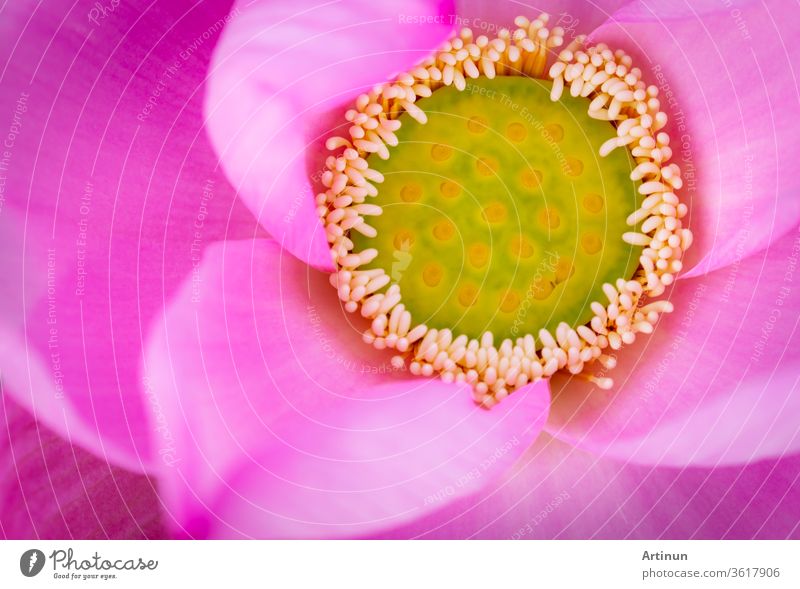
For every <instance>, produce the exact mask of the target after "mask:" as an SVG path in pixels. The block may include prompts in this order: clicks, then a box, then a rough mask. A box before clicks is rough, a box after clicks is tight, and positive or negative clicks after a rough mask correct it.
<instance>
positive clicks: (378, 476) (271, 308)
mask: <svg viewBox="0 0 800 589" xmlns="http://www.w3.org/2000/svg"><path fill="white" fill-rule="evenodd" d="M365 327H366V324H365V323H364V321H363V320H361V319H360V317H357V316H353V315H349V314H347V313H345V312H343V311H342V309H341V308H340V306H339V301H338V299H337V297H336V291H335V290H334V289H333V288H332V287H331V286H330V285H329V284H327V281H326V280H325V276H323V275H321V274H319V273H318V272H316V271H310V270H309V269H308V267H306V266H304V265H303V264H302V263H300V262H299V261H297V260H295V259H294V258H292V257H291V256H289V255H288V254H286V253H283V252H282V250H281V249H280V248H279V246H278V245H277V244H275V243H274V242H271V241H265V240H256V241H240V242H226V243H223V244H219V245H217V246H213V247H211V248H209V249H208V250H207V252H206V256H205V257H204V260H203V264H202V266H201V268H200V274H199V276H198V277H197V279H196V280H195V281H194V282H193V281H188V282H187V284H186V285H185V286H184V288H183V290H182V291H181V292H180V293H179V295H178V296H177V297H176V298H175V300H174V301H173V303H172V305H171V306H170V308H169V309H168V310H167V312H166V315H165V317H164V320H163V322H162V323H161V324H160V325H159V328H158V330H157V331H156V332H155V333H154V336H153V339H152V341H151V342H150V346H149V352H148V355H147V359H146V363H145V374H146V375H147V379H148V383H149V389H150V391H151V396H152V398H156V399H158V403H159V418H158V420H157V423H158V431H157V439H156V441H155V445H156V446H160V449H159V453H160V454H161V455H162V457H163V461H164V466H163V468H162V469H161V482H160V489H161V493H162V498H163V499H164V501H165V502H166V504H167V506H168V509H169V514H170V517H171V518H173V519H174V521H175V522H176V523H175V528H176V530H177V531H178V533H182V534H186V535H190V536H203V537H229V536H248V537H268V536H269V537H275V536H279V537H318V536H324V537H329V536H345V535H364V534H367V533H371V532H374V531H376V530H380V529H385V528H386V527H389V526H391V525H396V524H398V523H401V522H407V521H409V520H410V519H413V518H415V517H420V516H422V515H424V514H425V513H428V512H430V511H432V510H435V509H438V508H439V507H440V506H441V505H443V504H444V503H445V502H447V501H448V500H450V499H451V497H453V496H461V495H463V494H465V493H469V492H473V491H475V490H476V489H477V488H479V487H480V486H482V485H484V484H486V483H488V482H489V481H490V480H491V479H492V478H494V477H495V476H497V475H498V474H499V473H501V472H502V471H503V469H504V468H505V467H506V466H508V464H510V463H511V462H512V461H513V459H514V458H515V457H516V456H518V455H519V453H520V452H522V450H523V449H524V448H525V447H526V446H527V445H528V444H529V443H530V442H531V441H532V440H533V439H534V438H535V437H536V435H537V434H538V432H539V430H540V428H541V426H542V425H543V424H544V420H545V419H546V414H547V406H548V402H549V398H548V387H547V385H546V384H545V383H541V384H539V385H537V386H532V387H530V389H529V390H528V391H527V392H521V393H520V394H515V395H514V396H513V398H511V399H509V400H508V401H507V402H504V403H503V404H502V406H501V407H500V408H498V409H496V410H492V411H486V410H482V409H480V408H478V407H477V406H475V405H474V403H473V402H472V400H471V396H470V393H469V391H468V390H464V388H463V387H462V386H458V385H447V384H444V383H442V382H441V381H433V380H427V379H421V378H419V379H417V378H410V377H408V375H407V373H405V372H402V373H398V372H397V371H395V370H393V369H392V367H391V364H390V363H389V361H388V360H389V355H388V354H384V353H380V352H377V351H375V350H372V349H371V348H370V347H369V346H367V345H366V344H364V343H363V342H361V341H360V336H359V332H360V330H363V329H364V328H365ZM471 473H472V474H471ZM462 478H463V479H464V480H462Z"/></svg>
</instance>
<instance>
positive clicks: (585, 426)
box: [548, 231, 800, 466]
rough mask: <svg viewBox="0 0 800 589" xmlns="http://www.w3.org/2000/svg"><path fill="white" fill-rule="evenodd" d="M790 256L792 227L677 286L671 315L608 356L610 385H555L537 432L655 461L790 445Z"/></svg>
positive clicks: (799, 309) (796, 250) (795, 252)
mask: <svg viewBox="0 0 800 589" xmlns="http://www.w3.org/2000/svg"><path fill="white" fill-rule="evenodd" d="M799 258H800V233H798V232H797V231H795V232H794V233H793V234H790V235H787V236H784V237H782V238H781V239H779V240H778V241H776V242H774V243H773V244H772V245H771V246H769V248H768V249H767V250H764V251H763V252H761V253H758V254H755V255H753V256H751V257H750V258H748V259H747V260H745V261H743V262H742V263H741V264H735V265H731V266H729V267H727V268H724V269H721V270H717V271H715V272H712V273H711V274H707V275H704V276H701V277H698V278H693V279H689V280H682V281H679V283H678V284H677V285H676V287H675V289H674V290H673V292H672V293H671V299H672V301H673V302H674V304H675V308H676V310H675V312H674V313H672V314H670V315H667V316H665V317H664V318H663V319H662V320H661V323H660V324H659V325H658V327H657V328H656V332H655V333H654V334H653V335H652V336H649V337H647V338H642V339H641V340H640V341H638V342H636V344H634V346H632V347H630V348H626V349H623V350H621V351H620V352H618V353H617V356H618V358H619V361H620V365H619V366H617V367H616V368H615V369H614V370H613V371H612V373H611V374H610V375H611V376H612V377H613V378H614V379H615V381H616V383H617V384H616V386H615V387H614V389H613V390H611V391H608V392H605V391H601V390H599V389H596V388H594V387H592V386H589V385H588V384H587V383H583V382H581V381H578V380H577V379H572V380H567V379H554V381H553V383H552V387H553V393H554V397H555V398H554V405H553V409H552V411H551V418H550V423H549V425H548V431H550V432H552V433H553V434H554V435H556V436H558V437H560V438H562V439H564V440H567V441H570V442H572V443H575V444H576V445H578V446H580V447H583V448H587V449H590V450H593V451H596V452H601V453H605V454H607V455H610V456H617V457H620V458H626V459H632V460H636V461H646V462H651V463H655V464H704V465H712V466H713V465H716V464H721V463H734V462H750V461H753V460H758V459H761V458H766V457H769V456H780V455H781V454H784V453H789V452H797V451H798V450H800V422H798V420H797V414H798V410H800V384H798V371H797V367H798V363H799V362H800V325H799V324H800V319H798V318H799V317H800V289H798V288H797V285H796V284H795V283H796V281H797V276H798V275H797V265H798V259H799Z"/></svg>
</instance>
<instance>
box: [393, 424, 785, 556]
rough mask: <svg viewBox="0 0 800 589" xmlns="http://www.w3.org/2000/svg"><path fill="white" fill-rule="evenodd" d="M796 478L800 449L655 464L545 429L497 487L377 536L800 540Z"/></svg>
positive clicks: (515, 538) (531, 538) (455, 502)
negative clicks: (729, 460) (771, 455)
mask: <svg viewBox="0 0 800 589" xmlns="http://www.w3.org/2000/svg"><path fill="white" fill-rule="evenodd" d="M798 481H800V454H792V455H790V456H786V457H783V458H778V459H770V460H763V461H759V462H755V463H749V464H746V465H741V466H726V467H719V468H697V467H692V468H667V467H657V468H656V467H653V466H648V465H640V464H632V463H624V462H619V461H616V460H611V459H608V458H600V457H598V456H594V455H592V454H589V453H586V452H582V451H580V450H577V449H575V448H573V447H571V446H570V445H569V444H566V443H564V442H560V441H557V440H554V439H553V438H550V437H549V436H547V435H546V434H543V435H541V436H540V437H539V439H538V440H537V442H536V444H535V445H534V446H533V447H532V448H530V449H529V450H528V452H526V454H525V455H523V456H522V457H521V458H520V460H518V461H517V463H516V465H515V466H514V469H513V471H512V472H511V473H509V474H508V476H506V477H504V481H503V482H502V484H500V485H498V486H497V487H496V488H493V489H490V490H487V491H486V492H484V493H482V494H481V495H480V496H478V497H471V498H467V499H463V500H459V501H454V502H453V503H451V504H449V505H448V506H447V507H446V508H445V509H443V510H442V511H441V512H439V513H436V514H433V515H431V516H429V517H427V518H425V519H421V520H417V521H415V522H413V523H411V524H410V525H407V526H402V527H400V528H397V529H395V530H392V531H391V532H389V533H385V534H381V535H380V536H379V537H381V538H389V539H395V538H422V539H452V538H470V539H500V540H502V539H513V540H517V539H520V540H544V539H559V540H566V539H640V540H652V539H665V540H666V539H697V540H700V539H730V540H733V539H788V538H795V539H797V538H800V512H798V510H797V503H798V501H800V485H798V484H797V483H798ZM690 558H691V557H690Z"/></svg>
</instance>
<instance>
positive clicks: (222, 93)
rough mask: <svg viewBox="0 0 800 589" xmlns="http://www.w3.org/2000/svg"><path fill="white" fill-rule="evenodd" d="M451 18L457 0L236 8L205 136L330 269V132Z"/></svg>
mask: <svg viewBox="0 0 800 589" xmlns="http://www.w3.org/2000/svg"><path fill="white" fill-rule="evenodd" d="M446 14H452V8H450V3H449V2H447V1H431V0H413V1H411V2H399V1H391V2H372V1H369V0H358V1H352V2H327V3H323V2H311V1H306V0H304V1H301V2H271V1H267V0H259V1H256V2H251V1H249V0H247V1H242V2H239V3H237V4H236V5H235V6H234V8H233V9H232V11H231V17H232V20H230V22H228V23H227V24H226V25H225V31H224V33H223V35H222V39H221V40H220V43H219V44H218V45H217V47H216V49H215V53H214V60H213V62H212V66H211V70H210V72H209V82H208V89H207V95H206V99H205V112H206V117H207V119H208V130H209V135H210V137H211V141H212V143H213V145H214V147H215V148H216V150H217V153H219V155H220V158H221V160H222V165H223V167H224V169H225V172H226V173H227V174H228V177H229V178H230V179H231V181H232V183H233V184H234V186H235V187H236V189H237V190H238V191H239V194H240V196H241V197H242V199H243V200H244V201H245V203H247V206H248V207H250V210H251V211H253V213H254V214H255V215H256V216H257V217H258V219H259V222H260V223H261V224H262V225H263V226H264V227H265V228H266V229H267V230H268V231H269V232H270V234H272V236H273V237H274V238H275V239H276V240H277V241H278V242H280V243H281V244H282V245H283V246H284V247H286V248H287V249H288V250H289V251H290V252H292V253H293V254H294V255H295V256H297V257H299V258H300V259H302V260H306V261H307V262H309V263H310V264H312V265H314V266H316V267H318V268H322V269H332V266H331V259H330V251H329V248H328V246H327V241H326V239H325V234H324V232H323V231H322V230H321V227H320V224H319V218H318V216H317V213H316V210H315V204H314V198H315V196H316V193H317V192H319V191H320V187H321V184H320V182H319V170H320V168H321V166H322V164H323V161H324V160H323V159H322V155H321V154H322V146H323V142H324V139H325V138H327V137H328V136H330V135H333V134H339V135H346V133H347V132H346V128H344V127H340V128H338V129H337V128H336V127H337V126H339V125H342V124H343V123H344V122H345V121H344V118H343V115H344V105H345V104H346V103H348V102H349V101H351V100H352V99H353V98H355V96H356V95H357V94H359V93H361V92H364V91H365V90H368V89H369V88H371V87H372V86H374V85H375V84H378V83H380V82H383V81H386V80H387V79H388V78H389V77H390V76H391V75H393V74H395V73H399V72H400V71H404V70H406V69H408V68H409V67H410V66H411V65H412V64H414V63H415V62H417V61H419V60H420V59H422V58H424V57H426V56H427V55H428V54H430V52H431V51H432V50H433V49H434V48H435V47H436V46H437V45H438V44H439V43H440V42H441V41H443V40H444V39H445V37H446V36H447V35H448V34H449V32H450V29H451V24H450V23H449V22H448V19H445V18H444V15H446ZM407 15H422V16H425V17H431V18H430V20H431V21H432V22H430V23H428V22H423V23H419V22H414V23H410V22H406V21H405V17H406V16H407ZM334 114H335V116H336V118H335V121H336V122H332V121H333V120H334V119H333V118H332V115H334ZM332 125H333V126H332Z"/></svg>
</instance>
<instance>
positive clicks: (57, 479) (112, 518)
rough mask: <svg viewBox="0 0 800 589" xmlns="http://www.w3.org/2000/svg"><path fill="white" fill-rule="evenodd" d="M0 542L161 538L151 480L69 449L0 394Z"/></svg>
mask: <svg viewBox="0 0 800 589" xmlns="http://www.w3.org/2000/svg"><path fill="white" fill-rule="evenodd" d="M0 426H2V435H0V473H1V475H2V476H0V537H2V538H5V539H18V540H19V539H56V540H64V539H73V538H75V539H93V538H94V539H107V538H114V539H145V538H150V539H154V538H159V537H163V535H164V531H163V526H162V523H161V517H160V506H159V502H158V497H157V496H156V492H155V487H154V484H153V482H152V481H150V480H149V479H148V478H147V477H145V476H143V475H137V474H133V473H131V472H128V471H126V470H123V469H121V468H118V467H115V466H110V465H108V464H106V463H105V462H103V461H102V460H99V459H97V458H95V457H94V456H93V455H91V454H89V453H88V452H86V451H85V450H83V449H81V448H78V447H76V446H73V445H70V444H69V442H67V441H66V440H64V439H63V438H61V437H60V436H58V435H56V434H54V433H53V432H52V430H50V429H49V428H47V427H46V426H44V425H42V424H40V423H38V422H37V421H35V420H34V419H33V418H32V417H31V416H30V414H29V413H28V412H27V411H25V410H24V409H22V408H21V407H20V406H19V405H17V404H16V403H15V402H14V401H13V400H12V399H11V398H10V397H9V396H8V395H4V394H0Z"/></svg>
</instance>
